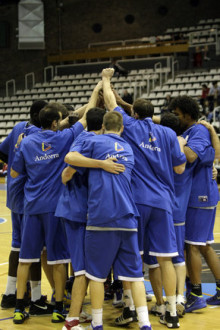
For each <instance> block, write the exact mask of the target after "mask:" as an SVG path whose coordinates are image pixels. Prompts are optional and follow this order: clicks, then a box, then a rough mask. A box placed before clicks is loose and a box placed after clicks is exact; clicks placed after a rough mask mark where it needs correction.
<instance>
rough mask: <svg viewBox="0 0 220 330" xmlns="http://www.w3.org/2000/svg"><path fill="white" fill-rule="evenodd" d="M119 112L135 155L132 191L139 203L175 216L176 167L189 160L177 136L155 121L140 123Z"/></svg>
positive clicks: (148, 120) (149, 120) (119, 109)
mask: <svg viewBox="0 0 220 330" xmlns="http://www.w3.org/2000/svg"><path fill="white" fill-rule="evenodd" d="M115 110H116V111H119V112H121V113H122V115H123V122H124V132H123V134H122V137H123V138H124V139H125V140H126V141H127V142H128V143H129V144H130V145H131V147H132V149H133V152H134V157H135V164H134V168H133V173H132V188H133V193H134V199H135V203H137V204H143V205H148V206H152V207H157V208H161V209H164V210H166V211H168V212H170V213H172V209H173V202H174V199H175V195H174V176H173V167H174V166H178V165H180V164H183V163H184V162H185V161H186V157H185V155H184V154H183V153H182V152H181V151H180V147H179V142H178V140H177V136H176V133H175V132H174V131H172V130H171V129H170V128H168V127H164V126H161V125H155V124H154V123H153V122H152V119H151V118H145V119H144V120H136V119H134V118H132V117H130V116H128V115H127V114H126V113H125V112H124V110H122V109H121V108H120V107H117V108H116V109H115Z"/></svg>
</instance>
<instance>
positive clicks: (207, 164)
mask: <svg viewBox="0 0 220 330" xmlns="http://www.w3.org/2000/svg"><path fill="white" fill-rule="evenodd" d="M190 133H191V135H192V137H191V138H190V139H189V142H188V144H187V145H188V146H189V147H190V148H191V149H192V150H193V151H194V152H195V153H196V154H197V155H198V159H197V161H196V164H195V167H194V170H193V181H192V189H191V194H190V198H189V203H188V209H187V213H186V235H185V242H186V243H189V244H195V245H206V244H207V243H208V244H210V243H212V242H213V241H214V239H213V228H214V222H215V213H216V205H217V203H218V199H219V193H218V187H217V183H216V181H215V180H213V179H212V166H213V161H214V157H215V152H214V149H213V148H212V146H211V140H210V134H209V131H208V130H207V128H205V127H204V126H203V125H195V126H193V127H192V128H191V132H190ZM184 134H187V132H186V133H184Z"/></svg>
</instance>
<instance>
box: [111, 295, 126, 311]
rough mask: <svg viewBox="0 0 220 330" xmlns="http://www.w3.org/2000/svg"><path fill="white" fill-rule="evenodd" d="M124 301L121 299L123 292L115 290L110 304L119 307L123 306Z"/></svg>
mask: <svg viewBox="0 0 220 330" xmlns="http://www.w3.org/2000/svg"><path fill="white" fill-rule="evenodd" d="M124 305H125V303H124V301H123V293H122V292H116V293H114V297H113V301H112V306H113V307H115V308H121V307H124Z"/></svg>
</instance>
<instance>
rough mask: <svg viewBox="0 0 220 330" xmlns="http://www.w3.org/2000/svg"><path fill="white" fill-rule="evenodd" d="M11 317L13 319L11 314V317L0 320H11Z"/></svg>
mask: <svg viewBox="0 0 220 330" xmlns="http://www.w3.org/2000/svg"><path fill="white" fill-rule="evenodd" d="M11 319H13V316H12V317H6V318H5V319H0V321H5V320H11ZM0 330H1V329H0Z"/></svg>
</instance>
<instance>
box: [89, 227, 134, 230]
mask: <svg viewBox="0 0 220 330" xmlns="http://www.w3.org/2000/svg"><path fill="white" fill-rule="evenodd" d="M86 230H95V231H96V230H97V231H117V230H120V231H138V230H137V228H119V227H118V228H115V227H96V226H86Z"/></svg>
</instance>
